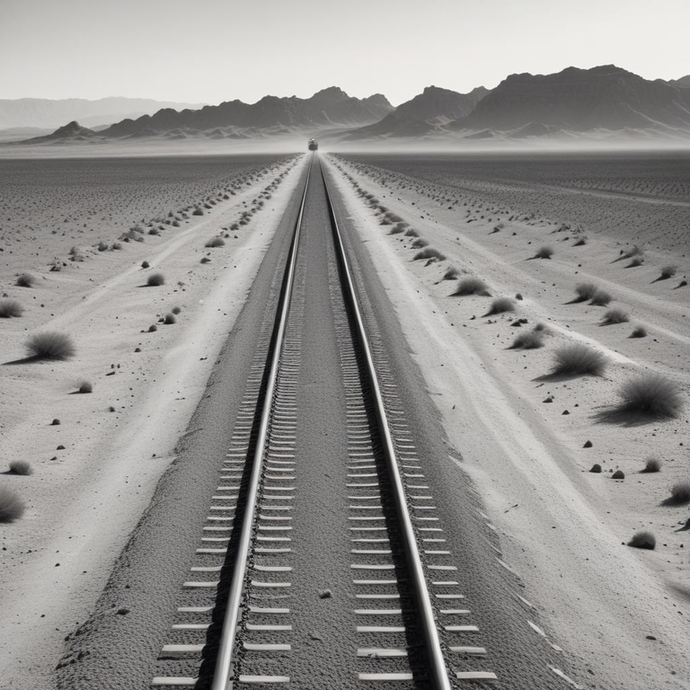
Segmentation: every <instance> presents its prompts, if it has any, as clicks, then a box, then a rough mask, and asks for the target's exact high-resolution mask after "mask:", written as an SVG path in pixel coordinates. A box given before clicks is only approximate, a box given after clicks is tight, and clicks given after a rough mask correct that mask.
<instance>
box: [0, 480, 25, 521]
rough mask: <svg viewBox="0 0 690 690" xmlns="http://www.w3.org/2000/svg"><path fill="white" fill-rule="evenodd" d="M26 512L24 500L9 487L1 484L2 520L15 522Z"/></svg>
mask: <svg viewBox="0 0 690 690" xmlns="http://www.w3.org/2000/svg"><path fill="white" fill-rule="evenodd" d="M23 514H24V501H22V499H21V498H19V496H18V495H17V494H16V493H15V492H14V491H12V490H11V489H8V488H7V487H6V486H0V522H13V521H14V520H18V519H19V518H20V517H21V516H22V515H23Z"/></svg>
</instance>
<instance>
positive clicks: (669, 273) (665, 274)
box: [659, 266, 678, 280]
mask: <svg viewBox="0 0 690 690" xmlns="http://www.w3.org/2000/svg"><path fill="white" fill-rule="evenodd" d="M677 272H678V266H663V267H662V269H661V275H660V276H659V280H668V279H669V278H673V276H674V275H676V273H677Z"/></svg>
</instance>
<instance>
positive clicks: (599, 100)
mask: <svg viewBox="0 0 690 690" xmlns="http://www.w3.org/2000/svg"><path fill="white" fill-rule="evenodd" d="M526 125H542V126H546V127H547V128H550V129H553V128H555V129H561V130H569V131H575V132H584V131H589V130H595V129H606V130H625V129H643V130H646V129H651V130H660V129H667V128H683V129H687V128H690V91H688V90H687V89H684V88H679V87H678V86H672V85H670V84H669V83H668V82H665V81H662V80H661V79H657V80H655V81H648V80H646V79H643V78H642V77H639V76H637V75H636V74H633V73H632V72H627V71H626V70H624V69H620V68H619V67H615V66H614V65H605V66H602V67H594V68H592V69H586V70H585V69H578V68H576V67H569V68H567V69H565V70H563V71H562V72H559V73H558V74H549V75H532V74H513V75H511V76H509V77H508V78H507V79H505V80H504V81H502V82H501V83H500V84H499V85H498V86H497V87H496V88H495V89H493V91H491V93H489V94H488V95H487V96H486V97H485V98H483V99H482V100H481V101H479V103H478V104H477V106H476V108H475V109H474V110H473V111H472V113H470V114H469V115H467V116H465V117H462V118H459V119H457V120H455V121H454V122H453V123H451V125H450V127H451V129H455V130H458V129H470V130H483V129H491V130H499V131H512V130H517V129H520V128H522V127H525V126H526Z"/></svg>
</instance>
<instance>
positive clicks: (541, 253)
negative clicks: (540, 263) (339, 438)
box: [534, 245, 553, 259]
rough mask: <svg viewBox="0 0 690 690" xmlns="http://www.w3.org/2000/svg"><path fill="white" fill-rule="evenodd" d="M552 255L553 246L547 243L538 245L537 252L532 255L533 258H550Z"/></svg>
mask: <svg viewBox="0 0 690 690" xmlns="http://www.w3.org/2000/svg"><path fill="white" fill-rule="evenodd" d="M552 256H553V248H552V247H549V246H548V245H544V246H543V247H539V249H537V253H536V254H535V255H534V258H535V259H550V258H551V257H552Z"/></svg>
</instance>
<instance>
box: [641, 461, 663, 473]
mask: <svg viewBox="0 0 690 690" xmlns="http://www.w3.org/2000/svg"><path fill="white" fill-rule="evenodd" d="M660 470H661V460H659V458H647V460H646V462H645V466H644V469H643V470H642V471H643V472H646V473H648V474H651V473H652V472H659V471H660Z"/></svg>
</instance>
